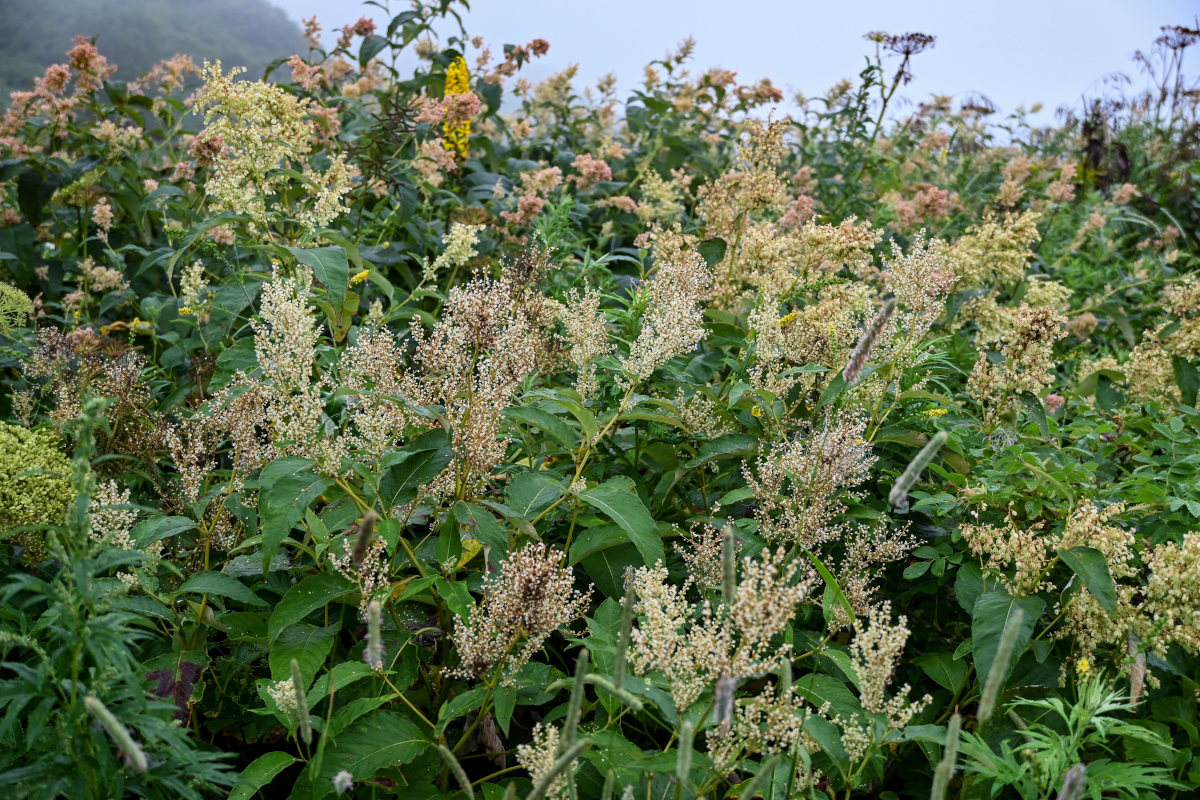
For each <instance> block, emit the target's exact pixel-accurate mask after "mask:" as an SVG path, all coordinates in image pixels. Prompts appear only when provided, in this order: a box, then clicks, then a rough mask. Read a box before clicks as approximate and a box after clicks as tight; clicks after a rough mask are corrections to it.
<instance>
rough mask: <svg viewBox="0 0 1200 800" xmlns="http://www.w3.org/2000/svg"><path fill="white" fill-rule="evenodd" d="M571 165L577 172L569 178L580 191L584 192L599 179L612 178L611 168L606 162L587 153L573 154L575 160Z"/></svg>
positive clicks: (598, 181) (599, 180)
mask: <svg viewBox="0 0 1200 800" xmlns="http://www.w3.org/2000/svg"><path fill="white" fill-rule="evenodd" d="M571 166H572V167H574V168H575V170H576V171H577V172H578V173H579V174H578V175H572V176H571V180H572V181H574V182H575V185H576V186H577V187H578V188H579V190H580V191H583V192H586V191H587V190H589V189H591V188H592V187H593V186H595V185H596V184H597V183H600V182H601V181H608V180H612V168H611V167H609V166H608V162H606V161H603V160H601V159H598V158H592V156H591V155H589V154H587V153H580V154H579V155H577V156H575V162H574V163H573V164H572V165H571Z"/></svg>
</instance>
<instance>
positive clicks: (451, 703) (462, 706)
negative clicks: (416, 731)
mask: <svg viewBox="0 0 1200 800" xmlns="http://www.w3.org/2000/svg"><path fill="white" fill-rule="evenodd" d="M487 694H488V690H487V687H485V686H476V687H474V688H473V689H468V690H467V691H465V692H463V693H462V694H458V695H455V696H454V697H452V698H450V699H449V700H447V701H446V702H445V703H442V707H441V708H439V709H438V718H437V728H436V729H434V732H433V733H434V735H435V736H441V735H442V733H443V732H444V731H445V730H446V726H447V725H449V724H450V723H451V722H453V721H454V720H456V719H458V718H459V717H461V716H463V715H464V714H466V713H467V712H468V711H474V710H475V709H477V708H479V706H481V705H483V700H484V698H485V697H487Z"/></svg>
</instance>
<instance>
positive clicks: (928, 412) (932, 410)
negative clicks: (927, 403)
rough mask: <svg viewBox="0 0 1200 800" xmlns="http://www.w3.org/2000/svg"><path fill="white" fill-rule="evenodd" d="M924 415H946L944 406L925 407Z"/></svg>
mask: <svg viewBox="0 0 1200 800" xmlns="http://www.w3.org/2000/svg"><path fill="white" fill-rule="evenodd" d="M925 416H927V417H944V416H946V409H944V408H930V409H926V411H925Z"/></svg>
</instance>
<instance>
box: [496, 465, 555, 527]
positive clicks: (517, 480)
mask: <svg viewBox="0 0 1200 800" xmlns="http://www.w3.org/2000/svg"><path fill="white" fill-rule="evenodd" d="M562 496H563V488H562V483H560V482H559V481H558V480H557V479H555V478H553V477H551V476H549V475H544V474H542V473H540V472H519V473H517V474H516V475H514V476H513V477H512V480H510V481H509V482H508V489H507V491H505V493H504V502H505V505H507V506H508V507H509V508H511V509H512V510H513V512H514V513H515V514H517V516H519V517H521V518H522V519H526V520H532V519H533V518H534V517H536V516H537V515H538V514H540V513H541V512H542V511H543V510H545V508H546V507H547V506H549V505H550V504H551V503H553V502H554V501H555V500H557V499H558V498H560V497H562Z"/></svg>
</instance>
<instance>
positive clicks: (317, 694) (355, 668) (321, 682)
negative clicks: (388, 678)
mask: <svg viewBox="0 0 1200 800" xmlns="http://www.w3.org/2000/svg"><path fill="white" fill-rule="evenodd" d="M374 674H375V670H373V669H371V668H370V667H369V666H367V665H366V664H364V663H363V662H361V661H343V662H342V663H341V664H338V665H337V666H336V667H334V668H333V669H331V670H329V672H326V673H325V674H324V675H322V676H321V677H319V678H317V680H316V681H315V682H314V683H313V685H312V688H311V689H309V690H308V705H309V708H313V709H315V708H316V707H317V704H318V703H320V702H321V701H322V700H324V699H325V698H326V697H328V696H329V686H330V683H332V684H333V691H334V692H335V693H337V692H340V691H342V690H343V689H345V688H346V687H347V686H349V685H350V684H352V683H355V682H357V681H360V680H362V679H363V678H366V677H369V676H371V675H374Z"/></svg>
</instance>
